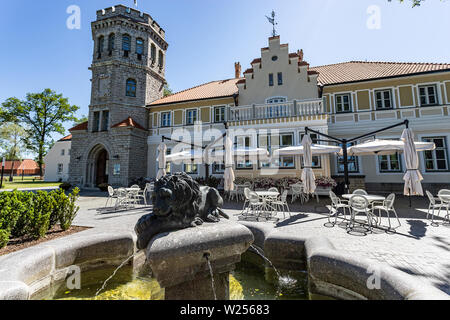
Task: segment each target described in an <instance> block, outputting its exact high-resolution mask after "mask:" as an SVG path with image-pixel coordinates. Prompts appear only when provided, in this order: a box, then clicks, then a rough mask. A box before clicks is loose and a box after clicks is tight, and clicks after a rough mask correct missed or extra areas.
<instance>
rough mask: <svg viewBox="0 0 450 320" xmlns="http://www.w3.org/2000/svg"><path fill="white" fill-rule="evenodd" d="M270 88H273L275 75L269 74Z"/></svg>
mask: <svg viewBox="0 0 450 320" xmlns="http://www.w3.org/2000/svg"><path fill="white" fill-rule="evenodd" d="M269 87H273V73H269Z"/></svg>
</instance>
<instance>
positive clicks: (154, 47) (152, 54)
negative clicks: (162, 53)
mask: <svg viewBox="0 0 450 320" xmlns="http://www.w3.org/2000/svg"><path fill="white" fill-rule="evenodd" d="M150 50H151V59H152V64H154V63H155V61H156V46H155V45H154V44H153V43H152V46H151V49H150Z"/></svg>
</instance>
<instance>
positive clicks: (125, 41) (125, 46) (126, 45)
mask: <svg viewBox="0 0 450 320" xmlns="http://www.w3.org/2000/svg"><path fill="white" fill-rule="evenodd" d="M122 50H123V55H124V56H125V57H128V54H129V52H130V51H131V37H130V36H129V35H127V34H126V35H124V36H123V37H122Z"/></svg>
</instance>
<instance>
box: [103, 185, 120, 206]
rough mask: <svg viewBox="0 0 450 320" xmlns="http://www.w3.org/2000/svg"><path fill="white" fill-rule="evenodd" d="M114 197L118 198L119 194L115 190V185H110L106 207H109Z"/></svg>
mask: <svg viewBox="0 0 450 320" xmlns="http://www.w3.org/2000/svg"><path fill="white" fill-rule="evenodd" d="M113 199H116V200H117V194H116V192H115V191H114V189H113V187H111V186H108V199H106V204H105V208H106V207H108V203H109V201H112V200H113Z"/></svg>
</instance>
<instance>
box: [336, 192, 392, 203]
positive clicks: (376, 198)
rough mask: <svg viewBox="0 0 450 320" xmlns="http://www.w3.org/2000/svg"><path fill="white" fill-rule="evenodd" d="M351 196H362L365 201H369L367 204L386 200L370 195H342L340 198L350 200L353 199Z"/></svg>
mask: <svg viewBox="0 0 450 320" xmlns="http://www.w3.org/2000/svg"><path fill="white" fill-rule="evenodd" d="M353 196H363V197H364V198H366V199H367V201H369V203H370V202H374V201H384V200H386V197H383V196H376V195H370V194H369V195H364V194H344V195H342V198H344V199H348V200H350V198H351V197H353Z"/></svg>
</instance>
